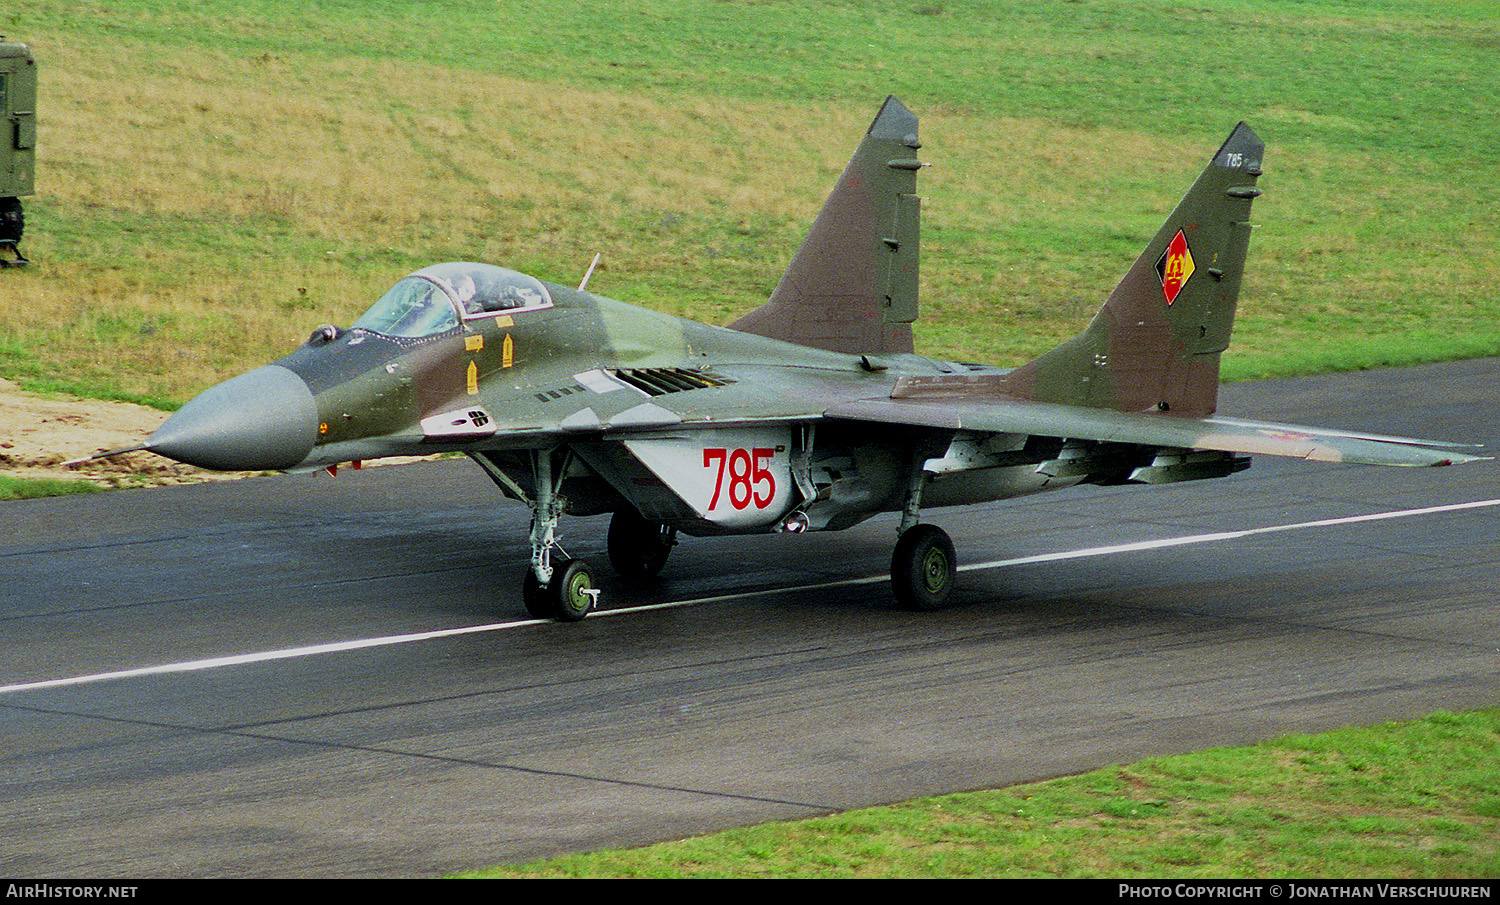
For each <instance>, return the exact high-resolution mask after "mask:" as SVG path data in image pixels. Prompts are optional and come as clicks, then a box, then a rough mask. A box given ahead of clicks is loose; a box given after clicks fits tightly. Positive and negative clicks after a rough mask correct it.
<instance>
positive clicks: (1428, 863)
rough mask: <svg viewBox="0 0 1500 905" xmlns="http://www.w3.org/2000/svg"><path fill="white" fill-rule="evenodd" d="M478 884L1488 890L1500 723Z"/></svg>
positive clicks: (1112, 774) (1359, 737)
mask: <svg viewBox="0 0 1500 905" xmlns="http://www.w3.org/2000/svg"><path fill="white" fill-rule="evenodd" d="M465 876H471V877H492V878H499V877H1105V878H1153V877H1155V878H1161V877H1179V878H1198V877H1206V878H1217V877H1240V878H1256V877H1259V878H1265V877H1307V878H1311V877H1316V878H1351V877H1380V878H1457V877H1477V878H1484V877H1490V878H1493V877H1496V876H1500V710H1487V711H1480V712H1477V713H1465V714H1453V713H1436V714H1433V715H1431V716H1429V717H1427V718H1425V719H1422V720H1417V721H1414V722H1408V723H1392V724H1388V725H1383V726H1377V727H1373V728H1357V729H1344V730H1339V731H1336V732H1329V733H1325V734H1320V735H1298V736H1289V737H1286V738H1281V739H1276V740H1274V741H1270V742H1266V743H1264V744H1260V745H1255V746H1251V747H1244V748H1223V749H1215V750H1210V751H1203V752H1198V753H1195V754H1188V755H1182V756H1178V757H1164V758H1156V759H1152V760H1146V761H1142V762H1140V763H1137V764H1132V765H1130V766H1127V767H1106V768H1104V769H1101V770H1095V771H1093V772H1091V773H1085V774H1083V775H1080V776H1070V777H1065V778H1062V779H1055V780H1051V781H1048V782H1041V783H1034V784H1031V785H1025V786H1016V787H1014V788H1009V789H1002V790H998V791H991V792H974V793H967V794H962V795H949V796H944V797H941V798H929V799H924V800H921V801H913V802H909V803H906V804H899V805H894V806H891V807H883V808H870V809H867V810H860V811H850V812H847V813H842V814H833V815H830V816H827V817H819V818H815V819H811V820H803V821H797V822H793V823H773V824H766V825H763V826H756V827H750V828H746V829H739V830H731V831H729V832H725V833H718V834H714V835H711V836H704V837H700V838H694V839H687V840H683V841H680V842H669V843H663V844H660V845H655V846H650V847H647V848H641V849H631V850H622V851H604V852H595V853H592V854H584V855H570V856H566V857H559V858H553V859H549V860H545V861H537V862H533V863H529V864H523V865H519V866H512V867H496V868H491V869H488V870H484V871H478V872H475V873H473V874H466V875H465Z"/></svg>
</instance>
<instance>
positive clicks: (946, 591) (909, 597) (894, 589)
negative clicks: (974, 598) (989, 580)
mask: <svg viewBox="0 0 1500 905" xmlns="http://www.w3.org/2000/svg"><path fill="white" fill-rule="evenodd" d="M926 484H927V475H926V474H925V473H924V472H923V471H922V469H921V468H920V467H918V468H916V469H915V470H914V474H913V476H912V481H911V486H910V487H908V488H907V492H906V508H905V510H904V511H903V512H902V515H901V527H900V529H899V533H898V535H897V537H896V551H895V553H893V554H892V555H891V593H892V594H893V595H895V597H896V602H897V603H899V604H901V606H903V607H905V608H906V609H908V610H937V609H942V608H943V607H945V606H947V605H948V598H949V596H950V595H952V593H953V583H954V581H955V580H956V579H957V578H958V557H957V555H956V554H955V553H954V552H953V540H952V539H951V538H949V537H948V532H946V531H944V530H943V529H942V528H939V527H938V526H937V525H922V524H918V522H917V516H918V514H919V513H920V512H921V506H922V488H923V487H925V486H926Z"/></svg>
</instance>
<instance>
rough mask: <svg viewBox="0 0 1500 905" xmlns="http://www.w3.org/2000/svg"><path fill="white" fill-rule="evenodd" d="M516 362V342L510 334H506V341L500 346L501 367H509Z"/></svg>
mask: <svg viewBox="0 0 1500 905" xmlns="http://www.w3.org/2000/svg"><path fill="white" fill-rule="evenodd" d="M515 363H516V344H515V343H514V342H513V341H512V340H511V338H510V334H509V333H507V334H505V343H504V344H503V345H501V346H500V367H502V368H508V367H510V366H511V365H513V364H515Z"/></svg>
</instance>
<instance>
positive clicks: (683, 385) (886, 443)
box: [143, 98, 1475, 620]
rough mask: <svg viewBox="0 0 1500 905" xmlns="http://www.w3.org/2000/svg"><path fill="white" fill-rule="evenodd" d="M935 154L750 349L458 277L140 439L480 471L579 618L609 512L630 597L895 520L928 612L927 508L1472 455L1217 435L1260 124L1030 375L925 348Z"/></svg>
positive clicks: (860, 205) (890, 137)
mask: <svg viewBox="0 0 1500 905" xmlns="http://www.w3.org/2000/svg"><path fill="white" fill-rule="evenodd" d="M920 147H921V144H920V142H919V140H918V137H917V120H916V118H915V117H914V116H913V115H912V114H911V113H910V112H909V111H908V110H907V109H906V108H905V107H904V106H902V105H901V103H900V102H899V101H897V100H896V99H894V98H890V99H888V100H887V101H886V103H885V105H884V106H883V107H882V108H881V110H880V113H879V115H878V116H877V117H876V118H875V121H874V122H873V124H872V125H871V127H870V129H869V131H868V133H867V134H866V135H865V138H864V140H863V142H862V143H861V145H860V147H859V149H858V151H857V152H856V154H855V156H854V158H853V159H852V160H851V161H850V163H849V166H848V168H847V169H846V170H845V172H844V174H843V176H842V177H841V178H840V180H839V182H838V184H837V186H836V187H835V188H834V190H833V193H832V194H831V195H830V197H829V199H828V201H827V203H826V205H825V207H824V209H823V211H822V213H821V214H820V215H819V217H818V219H817V221H816V222H815V224H814V225H813V227H812V230H811V232H810V233H809V236H808V238H807V240H806V242H805V243H804V244H803V246H802V248H801V250H800V251H799V252H798V254H797V255H796V257H795V259H794V261H793V262H792V264H791V266H790V268H789V269H788V271H787V273H786V275H785V276H784V277H783V278H782V280H781V282H780V283H779V284H778V286H777V287H776V290H775V292H774V293H773V295H772V296H771V298H770V300H769V301H768V302H767V303H766V304H765V305H764V306H763V307H761V308H760V309H758V310H756V311H754V312H752V313H751V314H749V315H747V316H745V317H744V318H742V319H740V320H739V321H737V322H735V323H734V324H733V325H731V327H730V328H722V327H714V326H708V325H704V324H699V323H694V322H691V321H686V320H682V319H679V318H675V317H670V316H668V315H665V314H660V313H657V312H653V311H649V310H644V309H641V308H637V307H634V306H631V305H626V304H624V303H621V302H617V301H614V300H611V299H608V298H604V297H602V296H598V295H594V294H592V293H590V292H587V291H585V290H583V289H582V288H578V289H574V288H569V287H567V286H562V285H558V284H554V283H544V282H541V281H538V280H535V279H533V278H531V277H528V276H525V275H523V274H519V273H515V272H513V271H508V270H504V269H503V268H495V267H491V266H489V265H483V264H474V263H455V264H443V265H435V266H434V267H430V268H424V269H423V270H421V271H418V272H417V273H416V274H414V275H412V276H411V277H408V278H407V280H405V281H402V283H398V284H397V286H396V287H394V288H393V289H392V291H391V292H390V293H387V296H386V297H385V298H383V299H382V300H381V301H380V302H379V303H377V304H376V306H375V307H374V308H372V309H371V311H370V312H369V313H367V314H366V315H365V316H364V317H362V318H361V319H360V320H359V321H356V322H355V324H354V325H353V326H352V327H350V328H347V329H339V328H336V327H332V326H325V327H321V328H319V329H318V330H317V331H315V332H314V334H313V336H312V338H311V339H310V340H309V341H308V343H307V344H306V345H304V346H303V347H301V348H300V349H298V350H296V351H295V352H293V353H292V354H290V355H288V356H287V357H285V358H283V359H281V360H280V361H278V362H276V363H275V364H272V365H268V366H266V367H263V368H259V369H257V370H255V371H252V372H250V373H248V374H245V375H241V376H240V377H236V378H234V379H232V380H229V381H226V382H225V383H223V384H220V385H219V386H217V387H214V388H212V389H210V390H208V391H206V392H205V393H203V394H202V395H200V396H199V397H197V398H196V399H194V400H193V401H192V402H190V403H189V404H188V405H186V406H184V407H183V408H182V409H181V410H180V411H178V412H177V413H176V414H174V415H173V416H172V417H171V418H170V419H168V421H167V422H166V424H164V425H163V426H162V427H161V428H160V429H159V430H157V431H156V432H155V433H154V434H152V436H151V437H150V439H149V440H148V441H147V442H146V443H145V444H144V445H143V448H146V449H150V450H154V451H155V452H158V453H160V454H162V455H166V456H170V457H172V458H175V459H179V460H181V461H184V462H189V463H192V464H195V465H200V466H203V467H207V468H215V469H241V470H264V469H300V468H312V467H319V466H336V465H337V464H338V463H342V462H349V461H355V460H364V459H373V458H378V457H382V456H395V455H410V454H418V453H430V452H442V451H460V452H463V453H466V454H468V455H469V456H471V457H472V458H473V459H474V461H475V462H477V463H478V464H479V465H480V466H481V467H482V468H483V469H484V470H485V471H486V473H487V474H489V475H490V477H491V478H492V479H494V481H495V483H496V484H497V485H498V486H500V488H501V489H502V491H503V492H504V493H505V494H506V495H508V496H510V497H513V498H515V499H518V500H520V501H522V502H524V503H526V504H527V505H528V506H530V507H531V509H532V511H533V522H532V534H531V539H532V550H533V555H532V562H531V564H530V566H529V567H528V569H527V570H526V573H525V579H524V583H523V594H522V596H523V600H524V601H525V603H526V606H527V608H528V610H530V611H531V612H532V613H533V614H536V615H538V616H551V617H555V618H560V619H567V620H572V619H580V618H582V617H583V616H584V615H586V614H587V612H588V611H589V610H590V609H591V608H592V607H593V606H594V604H595V602H596V601H595V598H596V597H597V591H595V590H593V582H592V575H591V573H590V572H589V569H588V566H587V564H586V563H582V562H580V561H576V560H568V559H563V558H561V557H554V556H553V555H552V554H553V553H554V551H555V550H556V529H557V527H558V517H559V516H560V515H561V514H562V513H563V512H570V513H573V514H578V515H587V514H596V513H603V512H614V513H615V516H614V522H613V523H612V526H611V531H610V541H609V552H610V558H611V561H612V563H613V564H614V565H615V567H616V569H617V570H619V571H620V572H622V573H623V574H625V575H626V576H628V577H635V578H646V577H649V576H651V575H654V574H655V572H656V570H657V569H659V568H661V565H662V563H663V562H664V561H665V559H666V556H667V553H668V552H669V551H670V549H671V546H672V544H673V543H675V535H676V532H677V531H679V530H680V531H682V532H684V533H689V534H694V535H711V534H724V533H750V532H766V531H777V530H781V531H803V530H834V529H839V528H844V527H847V526H849V525H852V524H855V523H857V522H859V521H862V520H864V519H866V518H869V517H870V516H872V515H874V514H876V513H879V512H890V511H897V512H901V513H903V515H902V520H901V526H900V529H899V533H898V540H897V545H896V552H895V555H894V557H893V564H892V583H893V590H894V592H895V594H896V596H897V598H898V599H899V600H900V601H901V602H902V603H903V604H904V605H907V606H910V607H913V608H919V609H927V608H933V607H937V606H941V605H943V604H944V603H945V602H946V600H947V597H948V593H949V591H950V590H951V587H952V583H953V580H954V575H955V570H956V566H955V563H954V557H953V547H952V543H951V541H950V540H949V539H948V538H947V535H946V534H944V533H943V532H942V531H941V529H938V528H936V527H935V526H932V525H927V524H920V523H919V515H920V511H921V508H922V507H923V506H927V507H933V506H944V505H954V504H963V503H973V502H979V501H985V500H994V499H1002V498H1006V497H1012V496H1017V495H1020V494H1025V493H1033V492H1037V491H1042V490H1053V489H1059V488H1063V487H1069V486H1073V485H1076V484H1080V483H1094V484H1122V483H1164V482H1169V481H1180V480H1195V479H1201V478H1211V477H1220V476H1224V475H1228V474H1231V473H1234V472H1236V471H1240V470H1242V469H1244V468H1246V467H1248V465H1249V459H1248V458H1247V455H1249V454H1265V455H1276V456H1291V457H1296V458H1306V459H1314V460H1323V461H1344V462H1365V463H1374V464H1383V465H1440V464H1448V463H1451V462H1460V461H1465V460H1469V459H1472V458H1475V457H1474V456H1470V455H1465V454H1462V453H1455V452H1450V451H1446V450H1443V449H1440V448H1439V447H1440V446H1443V445H1451V444H1437V443H1431V442H1428V441H1422V440H1412V439H1405V438H1393V437H1383V436H1379V435H1373V434H1369V435H1366V434H1354V433H1349V432H1341V431H1328V430H1320V429H1316V428H1308V427H1299V426H1291V425H1278V424H1268V423H1261V422H1252V421H1244V420H1239V419H1230V418H1218V417H1214V411H1215V406H1216V396H1217V387H1218V364H1219V355H1220V353H1221V352H1222V351H1223V350H1224V349H1225V348H1226V347H1227V345H1228V343H1229V337H1230V330H1231V327H1232V324H1233V320H1234V310H1235V302H1236V299H1237V297H1238V294H1239V288H1240V281H1241V275H1242V271H1243V266H1244V261H1245V255H1246V250H1247V248H1248V244H1249V234H1250V223H1249V214H1250V207H1251V203H1252V202H1253V200H1254V198H1255V197H1256V196H1257V195H1258V194H1259V189H1257V188H1256V187H1255V184H1256V181H1257V178H1258V177H1259V176H1260V173H1261V158H1262V152H1263V145H1262V143H1261V141H1260V140H1259V139H1258V138H1257V137H1256V136H1255V135H1254V133H1253V132H1251V130H1250V129H1249V128H1248V127H1246V126H1245V125H1243V124H1241V125H1240V126H1238V127H1237V128H1236V129H1235V130H1234V131H1233V133H1232V134H1231V135H1230V136H1229V138H1228V140H1226V141H1225V143H1224V145H1223V147H1221V148H1220V149H1219V150H1218V151H1217V152H1216V153H1215V154H1214V156H1213V157H1212V159H1211V160H1210V161H1209V163H1208V165H1207V167H1206V169H1205V170H1204V172H1203V175H1202V176H1201V177H1200V178H1199V179H1198V181H1197V182H1196V183H1195V184H1194V186H1193V187H1192V188H1191V189H1190V190H1189V192H1188V193H1187V195H1186V196H1185V197H1184V199H1183V201H1182V202H1181V204H1179V205H1178V207H1177V208H1176V210H1174V211H1173V213H1172V215H1171V216H1170V217H1169V218H1168V220H1167V222H1166V223H1165V224H1164V225H1163V226H1162V228H1161V230H1160V231H1159V232H1158V233H1157V235H1156V236H1155V238H1153V239H1152V241H1151V242H1150V243H1149V244H1148V245H1147V247H1146V249H1145V250H1144V251H1143V252H1142V254H1141V256H1140V257H1139V258H1138V259H1137V261H1136V262H1135V264H1134V265H1133V266H1132V267H1131V268H1130V271H1129V272H1128V273H1127V274H1126V276H1125V278H1124V279H1123V280H1122V281H1121V282H1120V284H1119V286H1118V287H1117V288H1116V289H1115V291H1114V292H1113V293H1112V294H1111V295H1110V297H1109V299H1108V301H1107V302H1106V303H1105V305H1104V307H1103V308H1102V309H1101V311H1100V312H1099V314H1098V316H1096V317H1095V319H1094V320H1093V322H1092V323H1091V324H1090V325H1089V326H1088V328H1087V329H1086V330H1085V331H1084V332H1083V333H1082V334H1081V335H1080V336H1078V337H1076V338H1075V339H1073V340H1070V341H1069V342H1067V343H1065V344H1063V345H1062V346H1060V347H1059V348H1057V349H1055V350H1053V351H1051V352H1048V353H1046V354H1045V355H1043V356H1041V357H1040V358H1038V359H1036V360H1035V361H1033V362H1031V363H1029V364H1027V365H1024V366H1022V367H1020V368H1017V369H1014V370H1010V371H1005V370H1002V369H999V368H994V367H989V366H985V365H978V364H968V363H954V362H947V361H938V360H934V359H929V358H924V357H921V356H918V355H915V354H913V352H912V348H913V346H912V323H913V321H915V319H916V317H917V291H918V274H919V270H918V258H919V249H918V242H919V238H918V236H919V210H920V199H919V198H918V197H917V196H916V195H915V194H914V192H915V188H916V173H917V171H918V170H919V169H920V167H921V166H922V163H921V162H920V161H919V160H918V159H917V157H916V153H917V150H918V149H919V148H920ZM432 287H436V288H435V289H434V288H432ZM423 300H425V301H423ZM445 306H446V307H445ZM417 322H420V324H421V326H418V327H414V326H412V324H414V323H417ZM403 333H410V334H411V335H402V334H403Z"/></svg>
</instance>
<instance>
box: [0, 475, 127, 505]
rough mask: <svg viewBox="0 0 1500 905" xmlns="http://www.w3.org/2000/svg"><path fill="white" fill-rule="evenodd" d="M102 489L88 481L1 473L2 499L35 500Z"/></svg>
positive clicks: (0, 491)
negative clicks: (7, 475) (26, 476)
mask: <svg viewBox="0 0 1500 905" xmlns="http://www.w3.org/2000/svg"><path fill="white" fill-rule="evenodd" d="M101 489H102V488H100V487H99V486H98V485H96V484H91V483H89V482H88V481H64V480H58V479H56V478H11V477H6V476H4V475H0V500H33V499H38V498H40V497H51V496H65V495H67V494H70V493H94V492H95V491H98V490H101Z"/></svg>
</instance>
